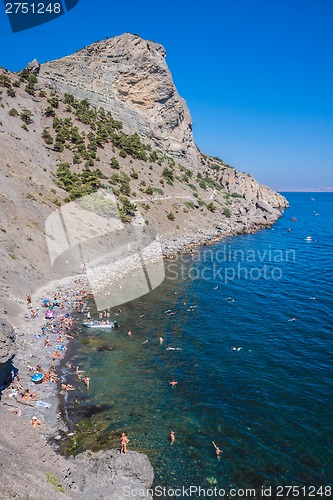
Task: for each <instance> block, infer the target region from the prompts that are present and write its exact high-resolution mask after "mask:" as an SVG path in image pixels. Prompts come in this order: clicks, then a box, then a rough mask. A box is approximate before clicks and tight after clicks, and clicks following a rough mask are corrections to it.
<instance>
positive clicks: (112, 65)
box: [39, 33, 198, 167]
mask: <svg viewBox="0 0 333 500" xmlns="http://www.w3.org/2000/svg"><path fill="white" fill-rule="evenodd" d="M165 56H166V51H165V49H164V47H163V46H162V45H160V44H158V43H156V42H152V41H150V40H144V39H143V38H141V37H140V36H138V35H135V34H131V33H124V34H123V35H120V36H116V37H114V38H109V39H105V40H102V41H100V42H96V43H93V44H92V45H89V46H86V47H84V48H83V49H81V50H79V51H78V52H76V53H75V54H72V55H69V56H66V57H64V58H62V59H59V60H56V61H51V62H48V63H45V64H43V65H42V66H41V68H40V72H39V76H40V78H42V79H43V80H44V81H45V82H46V83H48V84H49V85H51V86H52V87H55V88H56V89H58V90H60V91H62V92H64V91H65V92H70V93H73V94H74V95H75V96H77V97H79V98H81V99H84V98H88V99H89V100H90V101H91V102H92V103H93V104H95V105H97V106H102V107H104V108H106V109H108V110H110V111H111V112H112V115H113V116H114V118H115V119H118V120H120V121H122V122H123V123H124V124H125V125H126V132H127V133H136V132H137V133H139V135H141V136H142V137H146V138H148V139H149V140H151V141H152V142H153V144H154V146H155V147H157V148H159V149H161V150H162V151H164V152H165V153H167V154H169V155H170V156H172V157H173V158H174V159H175V160H176V161H178V162H180V163H184V164H187V165H191V166H193V167H196V165H197V162H198V153H197V148H196V146H195V144H194V140H193V135H192V120H191V116H190V113H189V111H188V108H187V106H186V103H185V101H184V99H182V98H181V97H180V95H179V94H178V92H177V89H176V87H175V85H174V83H173V80H172V76H171V73H170V71H169V68H168V66H167V64H166V60H165Z"/></svg>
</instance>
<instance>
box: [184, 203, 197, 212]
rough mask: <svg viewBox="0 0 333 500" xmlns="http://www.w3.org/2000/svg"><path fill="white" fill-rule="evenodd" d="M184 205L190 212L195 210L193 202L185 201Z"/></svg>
mask: <svg viewBox="0 0 333 500" xmlns="http://www.w3.org/2000/svg"><path fill="white" fill-rule="evenodd" d="M184 205H185V206H186V207H188V208H190V209H191V210H194V209H195V206H194V203H193V201H185V203H184Z"/></svg>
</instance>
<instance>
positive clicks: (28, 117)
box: [20, 108, 32, 125]
mask: <svg viewBox="0 0 333 500" xmlns="http://www.w3.org/2000/svg"><path fill="white" fill-rule="evenodd" d="M20 117H21V119H22V121H23V122H24V123H25V124H26V125H29V124H30V123H32V112H31V111H30V109H26V108H24V109H23V110H22V113H21V114H20Z"/></svg>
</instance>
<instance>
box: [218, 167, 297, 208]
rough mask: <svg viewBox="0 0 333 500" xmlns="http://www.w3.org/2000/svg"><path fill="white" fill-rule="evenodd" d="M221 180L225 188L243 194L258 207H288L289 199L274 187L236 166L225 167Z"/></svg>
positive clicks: (230, 191)
mask: <svg viewBox="0 0 333 500" xmlns="http://www.w3.org/2000/svg"><path fill="white" fill-rule="evenodd" d="M219 182H220V184H221V185H222V187H223V188H225V190H226V191H227V192H228V193H230V194H233V193H237V194H238V195H242V196H243V197H244V198H245V200H246V201H247V202H248V203H249V204H251V205H253V206H256V207H257V208H262V207H264V206H265V207H266V208H265V209H264V211H268V212H269V211H270V212H271V210H269V209H267V206H268V205H269V206H270V207H271V208H287V207H288V206H289V204H288V201H287V200H286V199H285V197H284V196H282V195H281V194H279V193H276V192H275V191H273V189H271V188H269V187H267V186H263V185H262V184H259V182H258V181H256V180H255V179H254V178H253V177H252V175H251V174H244V173H243V172H239V171H238V170H235V169H234V168H230V167H229V168H225V169H224V170H223V171H222V173H221V175H220V177H219Z"/></svg>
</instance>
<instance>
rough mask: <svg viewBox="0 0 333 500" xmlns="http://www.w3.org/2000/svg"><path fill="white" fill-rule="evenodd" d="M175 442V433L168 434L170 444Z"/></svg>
mask: <svg viewBox="0 0 333 500" xmlns="http://www.w3.org/2000/svg"><path fill="white" fill-rule="evenodd" d="M174 442H175V433H174V431H171V432H170V444H173V443H174Z"/></svg>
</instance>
